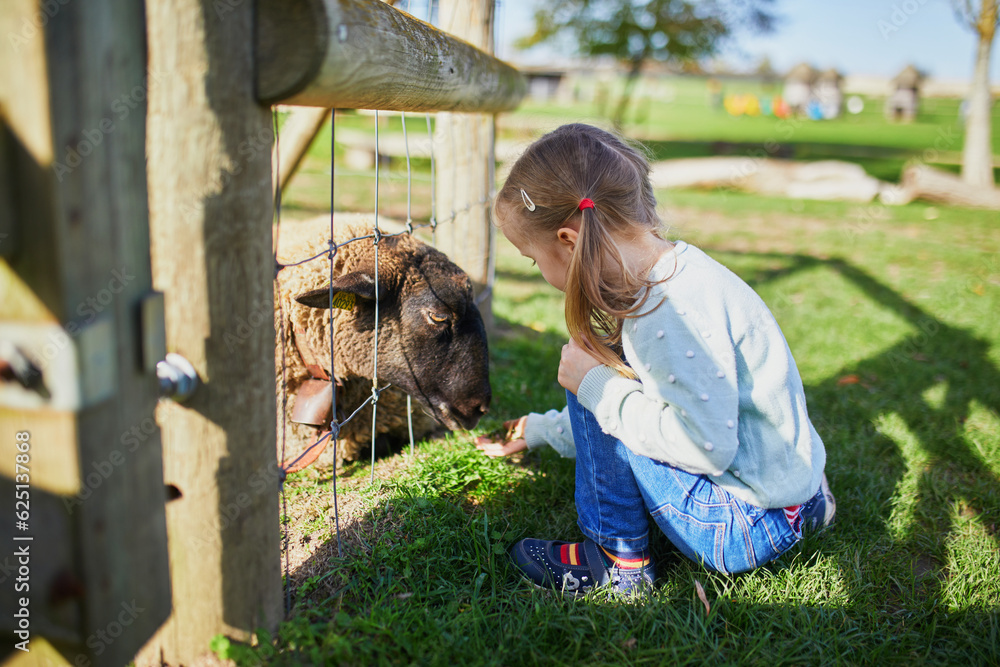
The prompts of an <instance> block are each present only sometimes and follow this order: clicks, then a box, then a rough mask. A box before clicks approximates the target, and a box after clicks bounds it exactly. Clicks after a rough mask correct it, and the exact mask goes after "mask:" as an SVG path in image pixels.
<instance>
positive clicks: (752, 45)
mask: <svg viewBox="0 0 1000 667" xmlns="http://www.w3.org/2000/svg"><path fill="white" fill-rule="evenodd" d="M540 1H543V0H497V22H498V31H499V33H498V40H497V41H498V44H497V47H498V48H497V52H498V53H497V55H498V56H499V57H501V58H502V59H504V60H508V61H511V62H513V63H515V64H543V63H546V62H552V61H553V60H555V59H556V58H557V57H558V56H557V55H556V54H557V53H558V51H556V50H554V49H552V48H545V49H539V50H535V51H532V52H528V53H523V52H518V51H517V50H516V49H514V47H513V46H512V43H513V41H514V40H515V39H517V38H518V37H520V36H522V35H524V34H526V33H528V32H530V31H531V27H532V20H531V17H532V12H533V8H534V6H535V5H536V3H537V2H540ZM976 4H978V3H976ZM775 9H776V11H777V13H779V14H780V15H781V16H782V17H783V19H784V20H783V21H782V22H781V24H780V25H779V27H778V29H777V30H776V31H775V32H774V33H772V34H770V35H767V36H740V37H739V39H738V40H737V44H738V49H731V50H730V51H729V52H727V53H726V55H725V59H726V60H727V62H729V63H732V65H734V66H742V67H744V68H751V67H752V66H753V65H754V64H755V63H757V62H759V60H760V59H761V58H762V57H763V56H768V57H769V58H770V59H771V64H772V67H774V69H775V70H776V71H778V72H784V71H787V70H788V69H790V68H791V67H792V66H794V65H796V64H797V63H799V62H802V61H808V62H810V63H811V64H812V65H813V66H815V67H818V68H820V69H827V68H829V67H836V68H837V69H839V70H840V71H841V73H843V74H872V75H879V76H889V77H891V76H895V75H896V74H897V73H898V72H899V71H900V70H901V69H902V68H903V67H905V66H906V65H907V64H910V63H912V64H914V65H916V66H917V68H918V69H920V70H922V71H925V72H927V73H929V74H930V75H931V76H932V77H935V78H943V79H961V80H967V79H969V78H970V77H971V76H972V68H973V62H974V57H975V47H976V40H975V37H974V35H973V33H972V31H971V29H969V28H966V27H963V26H962V25H960V24H959V22H958V20H957V18H956V16H955V13H954V12H953V10H952V4H951V0H891V1H886V0H826V1H823V0H776V2H775ZM990 80H991V81H992V82H994V83H1000V38H997V39H995V40H994V44H993V54H992V58H991V67H990Z"/></svg>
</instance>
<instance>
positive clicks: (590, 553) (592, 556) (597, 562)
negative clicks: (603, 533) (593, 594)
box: [583, 537, 611, 586]
mask: <svg viewBox="0 0 1000 667" xmlns="http://www.w3.org/2000/svg"><path fill="white" fill-rule="evenodd" d="M583 555H584V556H585V557H586V560H587V569H588V570H590V576H591V577H592V578H593V581H594V585H595V586H603V585H604V584H606V583H608V582H609V581H611V568H610V567H605V565H604V554H602V553H601V547H600V546H598V544H597V542H595V541H594V540H592V539H590V538H589V537H588V538H586V539H584V541H583Z"/></svg>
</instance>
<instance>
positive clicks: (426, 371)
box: [296, 238, 492, 430]
mask: <svg viewBox="0 0 1000 667" xmlns="http://www.w3.org/2000/svg"><path fill="white" fill-rule="evenodd" d="M395 241H396V239H395V238H390V239H386V240H385V241H383V243H384V244H385V246H386V248H387V249H388V250H392V249H393V248H394V247H395V246H396V243H395ZM410 252H412V253H413V254H412V255H411V254H408V253H407V254H405V255H402V256H400V257H399V259H400V260H402V261H396V262H392V261H391V259H390V258H389V257H386V259H385V262H386V265H384V266H383V265H381V264H380V270H379V278H378V283H379V288H378V309H379V313H378V323H379V324H378V340H379V353H378V378H379V382H380V384H381V383H382V382H391V383H392V384H393V385H395V386H396V387H399V388H400V389H402V390H403V391H405V392H406V393H408V394H410V395H411V396H412V397H413V398H414V399H415V400H417V401H419V402H420V403H422V404H423V406H424V408H425V409H426V410H427V411H428V412H429V413H430V414H432V415H433V416H434V418H435V419H436V420H437V421H438V422H440V423H441V424H443V425H444V426H446V427H447V428H449V429H452V430H455V429H459V428H472V427H474V426H475V425H476V424H477V423H478V422H479V418H480V417H482V416H483V414H484V413H485V412H486V411H487V409H488V408H489V405H490V401H491V399H492V391H491V388H490V380H489V355H488V350H487V343H486V329H485V327H484V326H483V319H482V316H481V315H480V314H479V309H478V308H477V307H476V305H475V302H474V300H473V293H472V283H471V281H470V280H469V277H468V275H466V274H465V272H463V271H462V270H461V269H459V268H458V267H457V266H456V265H455V264H454V263H452V262H451V261H450V260H449V259H448V258H447V257H446V256H445V255H444V254H442V253H441V252H439V251H437V250H435V249H433V248H431V247H429V246H418V247H417V248H416V249H415V250H411V251H410ZM333 289H334V290H335V291H340V292H348V293H350V294H354V295H355V296H356V297H359V298H357V299H356V304H355V306H354V309H353V310H354V313H355V318H354V327H355V330H356V331H365V332H367V331H372V330H373V329H374V323H375V278H374V271H373V270H372V271H367V270H366V271H356V272H353V273H349V274H346V275H343V276H340V277H339V278H337V279H336V280H335V281H334V283H333ZM296 300H298V301H299V302H300V303H303V304H305V305H307V306H313V307H317V308H326V307H327V306H328V304H329V293H328V290H326V289H323V290H316V291H314V292H308V293H306V294H301V295H299V296H298V297H296Z"/></svg>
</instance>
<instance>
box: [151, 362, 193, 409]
mask: <svg viewBox="0 0 1000 667" xmlns="http://www.w3.org/2000/svg"><path fill="white" fill-rule="evenodd" d="M156 377H157V378H159V380H160V397H161V398H170V399H172V400H174V401H177V402H178V403H183V402H184V401H186V400H187V399H188V398H190V397H191V394H193V393H194V392H195V389H197V388H198V384H199V380H198V371H196V370H195V368H194V366H192V365H191V362H190V361H188V360H187V359H185V358H184V357H182V356H181V355H179V354H177V353H175V352H168V353H167V358H166V359H164V360H163V361H161V362H159V363H157V364H156Z"/></svg>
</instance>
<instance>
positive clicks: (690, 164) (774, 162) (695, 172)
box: [650, 156, 888, 202]
mask: <svg viewBox="0 0 1000 667" xmlns="http://www.w3.org/2000/svg"><path fill="white" fill-rule="evenodd" d="M650 179H651V180H652V183H653V187H656V188H678V187H696V188H697V187H700V188H719V187H724V188H733V189H736V190H743V191H746V192H755V193H758V194H763V195H771V196H779V197H792V198H796V199H826V200H844V201H856V202H869V201H871V200H872V199H874V198H875V197H876V196H878V194H879V193H880V192H881V191H882V190H883V189H885V188H886V187H888V184H886V183H883V182H881V181H879V180H878V179H877V178H873V177H872V176H869V175H868V174H866V173H865V170H864V169H863V168H862V167H860V166H859V165H856V164H854V163H851V162H840V161H837V160H822V161H818V162H796V161H794V160H778V159H774V158H756V157H749V156H748V157H707V158H688V159H681V160H664V161H662V162H657V163H655V164H654V165H653V167H652V171H651V173H650Z"/></svg>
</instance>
